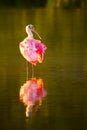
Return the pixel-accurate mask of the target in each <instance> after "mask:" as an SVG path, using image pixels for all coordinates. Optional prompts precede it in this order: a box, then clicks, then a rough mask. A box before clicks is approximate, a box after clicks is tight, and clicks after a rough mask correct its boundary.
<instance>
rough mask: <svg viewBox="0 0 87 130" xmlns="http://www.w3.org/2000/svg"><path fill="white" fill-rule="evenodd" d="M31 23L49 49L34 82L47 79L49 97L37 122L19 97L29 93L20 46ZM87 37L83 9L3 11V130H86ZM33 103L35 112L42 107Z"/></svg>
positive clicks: (0, 28) (86, 15)
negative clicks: (21, 93) (25, 91)
mask: <svg viewBox="0 0 87 130" xmlns="http://www.w3.org/2000/svg"><path fill="white" fill-rule="evenodd" d="M29 23H32V24H34V25H35V26H36V28H37V31H38V32H39V33H40V35H41V36H42V41H43V43H45V44H46V45H47V48H48V49H47V51H46V53H45V58H44V61H43V63H42V64H37V66H36V67H35V76H36V77H38V76H40V77H43V79H44V86H45V88H46V90H47V96H46V97H45V98H44V100H45V101H43V105H42V106H41V107H40V109H39V111H37V112H36V113H35V116H31V118H27V119H26V117H25V106H24V104H23V103H21V102H20V101H19V91H20V86H21V85H22V84H23V85H24V86H25V88H28V86H27V83H29V84H28V85H30V82H31V81H28V82H26V83H25V79H26V64H25V59H23V57H22V56H21V54H20V51H19V43H20V41H21V40H22V39H23V38H25V37H26V33H25V26H26V25H27V24H29ZM86 34H87V13H86V11H85V10H84V9H73V10H61V9H52V8H51V9H46V8H37V9H34V8H33V9H0V49H1V50H0V57H1V58H0V86H1V87H0V129H1V130H2V129H3V130H6V129H13V130H15V129H16V130H19V129H21V130H24V129H25V130H28V129H31V128H33V130H44V129H46V130H53V129H55V130H58V129H60V130H73V129H75V130H78V129H84V130H86V129H87V36H86ZM34 37H36V36H34ZM29 77H31V65H30V64H29ZM38 79H39V78H38ZM38 79H35V80H36V81H37V80H38ZM36 81H35V82H36ZM24 83H25V84H24ZM22 87H23V86H22ZM31 88H32V87H31ZM35 91H36V90H35ZM27 92H28V91H27ZM29 92H30V88H29ZM32 93H33V91H32ZM25 95H26V93H25ZM36 95H37V94H36ZM22 98H23V97H22ZM25 99H26V98H25ZM34 100H35V106H34V107H33V111H35V109H34V108H35V107H36V105H37V106H38V104H39V101H37V103H36V97H35V99H34ZM25 102H26V100H25ZM40 103H41V102H40ZM26 110H29V109H26ZM32 115H33V112H32Z"/></svg>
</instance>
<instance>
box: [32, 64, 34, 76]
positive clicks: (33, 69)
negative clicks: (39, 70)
mask: <svg viewBox="0 0 87 130" xmlns="http://www.w3.org/2000/svg"><path fill="white" fill-rule="evenodd" d="M33 77H34V65H33V64H32V78H33Z"/></svg>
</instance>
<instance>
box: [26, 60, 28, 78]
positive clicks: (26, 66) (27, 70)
mask: <svg viewBox="0 0 87 130" xmlns="http://www.w3.org/2000/svg"><path fill="white" fill-rule="evenodd" d="M26 74H27V76H26V80H28V61H26Z"/></svg>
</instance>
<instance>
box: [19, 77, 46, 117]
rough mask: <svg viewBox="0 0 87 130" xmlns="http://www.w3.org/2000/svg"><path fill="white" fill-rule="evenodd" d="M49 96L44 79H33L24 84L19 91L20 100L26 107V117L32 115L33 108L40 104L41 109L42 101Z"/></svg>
mask: <svg viewBox="0 0 87 130" xmlns="http://www.w3.org/2000/svg"><path fill="white" fill-rule="evenodd" d="M46 95H47V92H46V90H45V89H44V84H43V79H42V78H39V79H36V78H31V79H30V80H28V81H26V83H24V84H23V85H22V86H21V88H20V91H19V98H20V100H21V101H22V102H23V103H24V105H25V106H26V117H29V116H31V115H32V111H33V107H34V106H35V105H36V103H37V104H38V107H36V109H37V108H39V107H40V106H41V105H42V99H43V98H44V97H45V96H46Z"/></svg>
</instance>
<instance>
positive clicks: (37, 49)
mask: <svg viewBox="0 0 87 130" xmlns="http://www.w3.org/2000/svg"><path fill="white" fill-rule="evenodd" d="M33 32H34V33H36V34H37V36H38V37H39V39H41V37H40V35H39V34H38V33H37V32H36V30H35V28H34V26H33V25H32V24H29V25H27V26H26V33H27V34H28V36H27V37H26V38H25V39H24V40H23V41H22V42H20V44H19V49H20V52H21V54H22V55H23V57H24V58H25V59H26V61H27V79H28V62H30V63H31V64H32V66H33V65H36V63H37V62H39V63H42V61H43V58H44V52H45V50H46V49H47V47H46V45H44V44H43V43H42V42H41V41H40V40H36V39H34V37H33ZM32 70H33V69H32ZM32 73H33V71H32ZM32 75H33V74H32ZM32 77H33V76H32Z"/></svg>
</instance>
